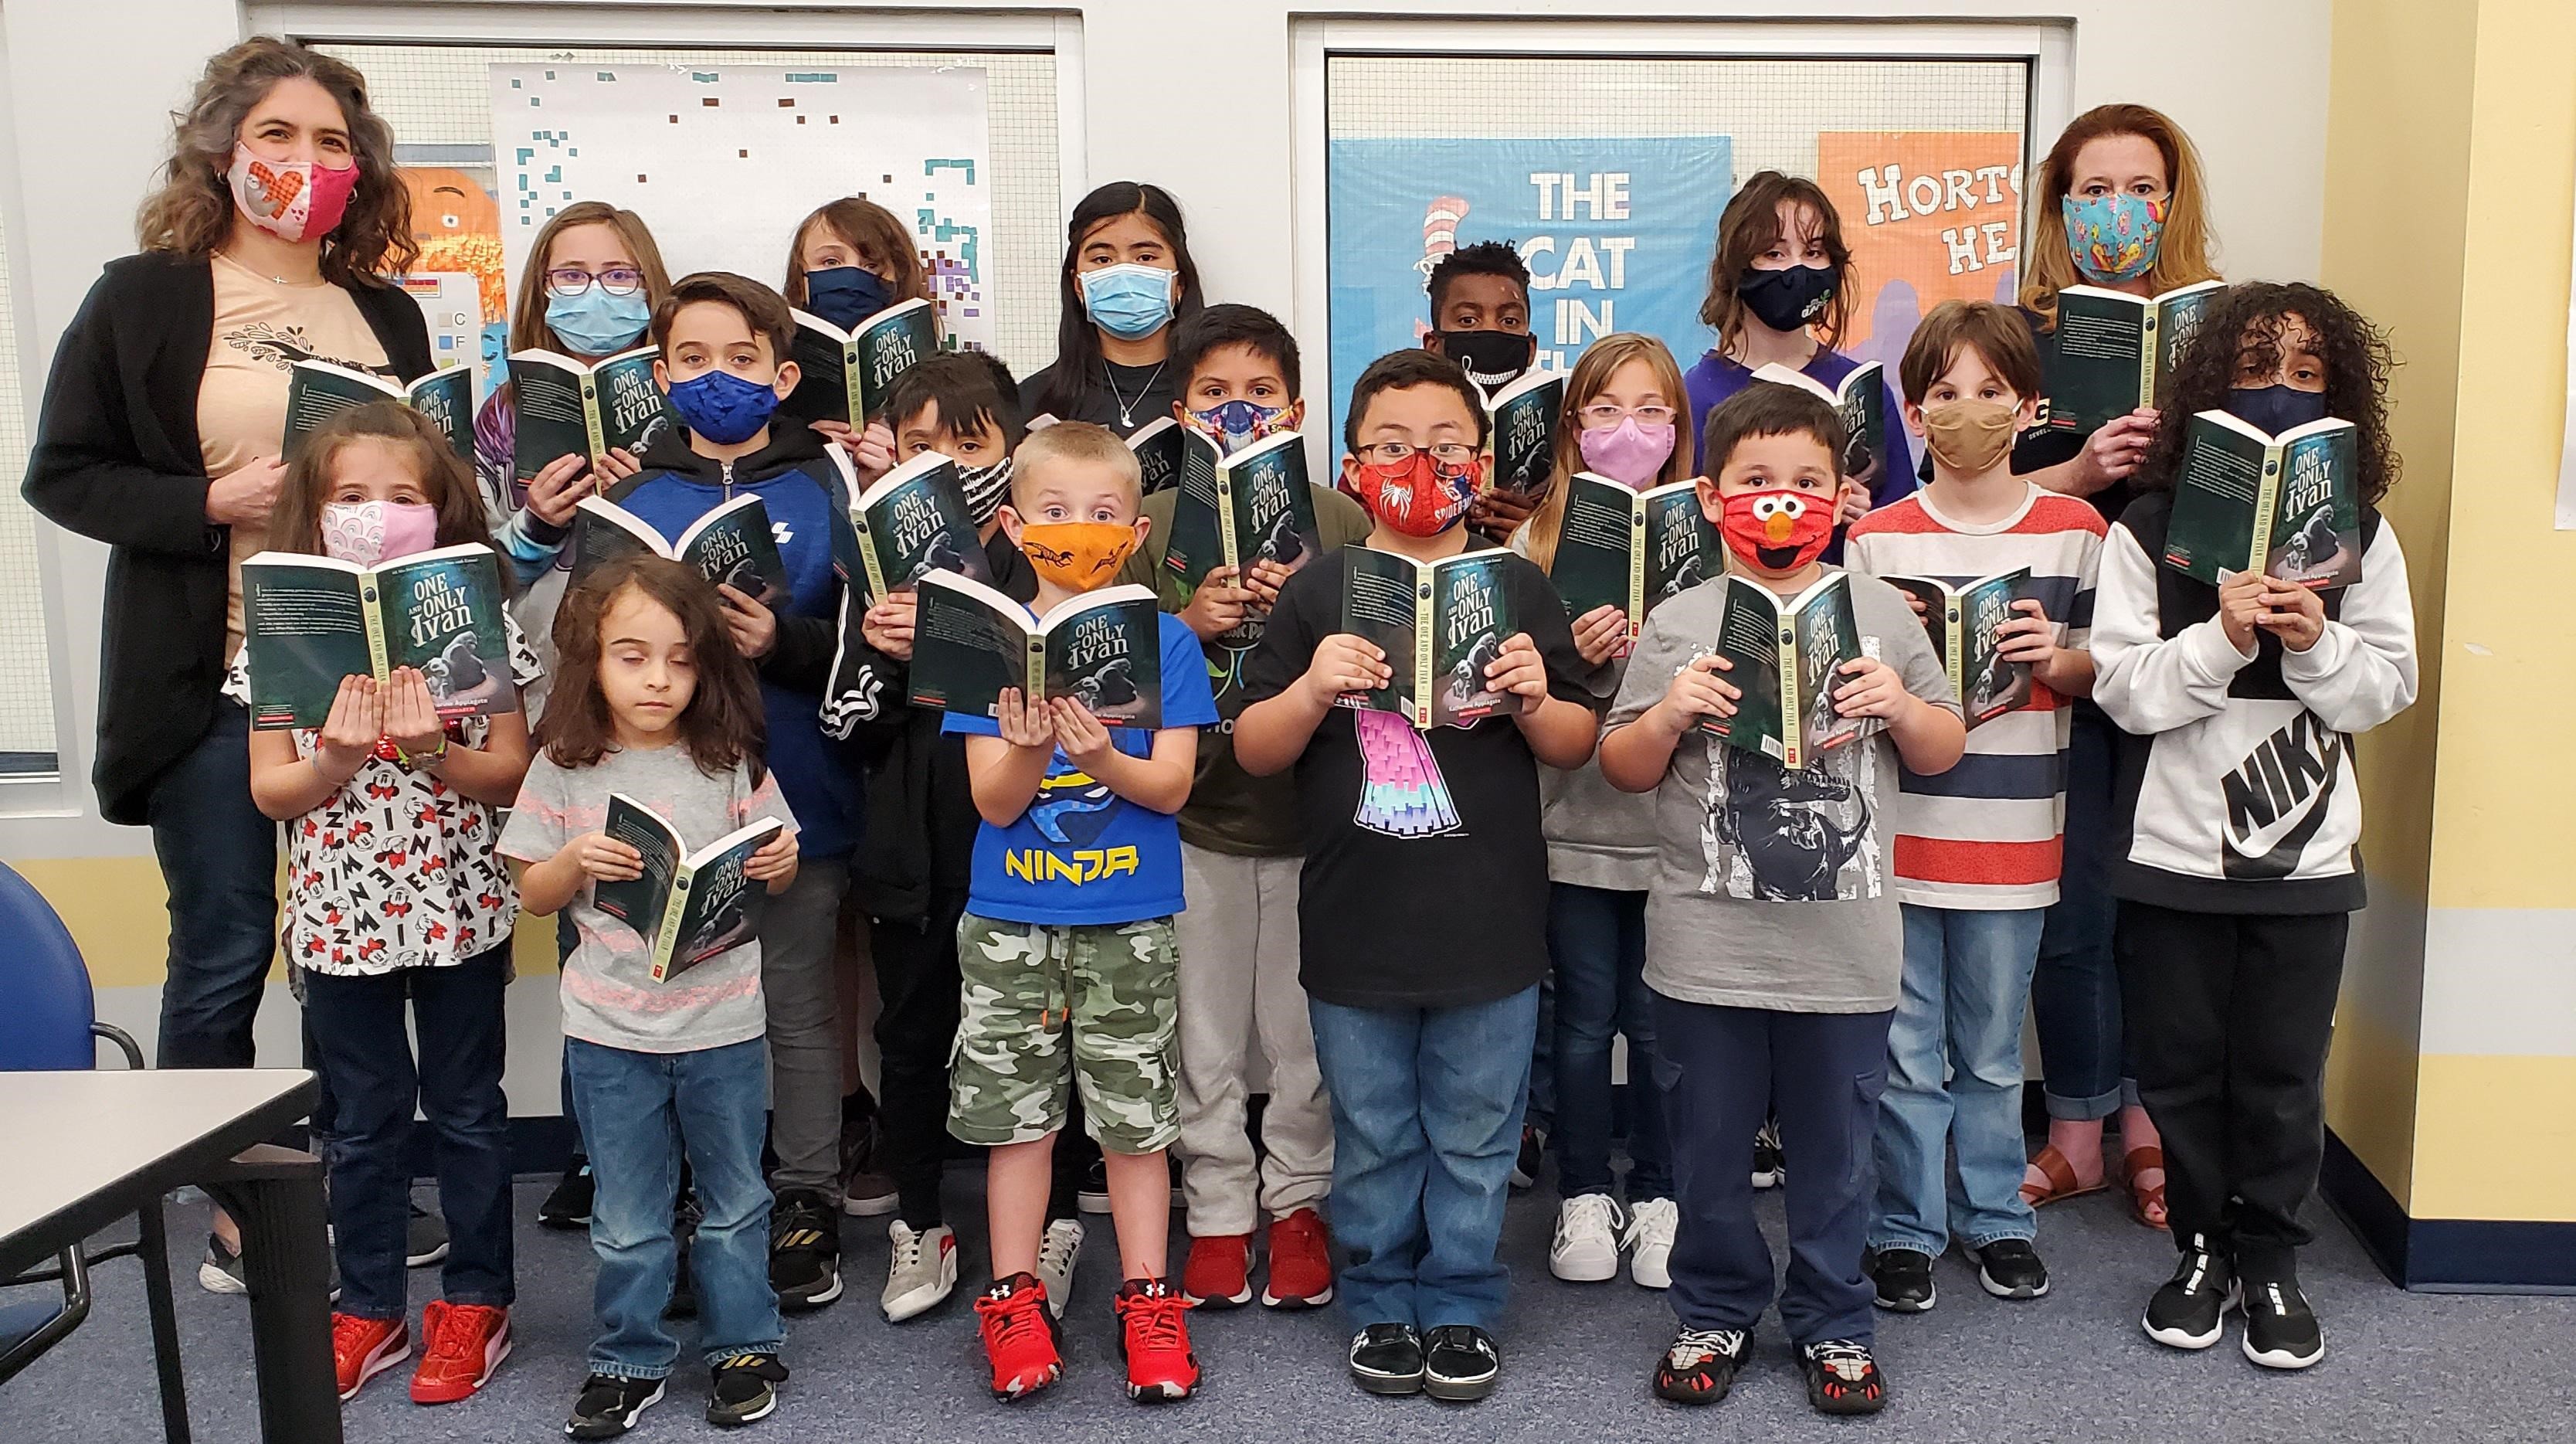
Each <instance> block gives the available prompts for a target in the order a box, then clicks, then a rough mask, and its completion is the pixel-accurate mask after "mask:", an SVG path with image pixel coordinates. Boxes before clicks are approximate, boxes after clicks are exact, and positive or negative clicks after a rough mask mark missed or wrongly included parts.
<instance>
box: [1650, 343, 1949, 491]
mask: <svg viewBox="0 0 2576 1444" xmlns="http://www.w3.org/2000/svg"><path fill="white" fill-rule="evenodd" d="M1859 365H1860V363H1859V362H1857V361H1854V360H1853V359H1851V358H1850V357H1848V356H1845V355H1844V354H1842V353H1841V352H1839V351H1829V350H1826V349H1825V348H1824V347H1822V346H1819V347H1817V348H1816V354H1815V357H1814V359H1812V360H1810V361H1808V363H1807V364H1806V365H1805V366H1803V367H1801V368H1799V369H1801V370H1803V371H1805V372H1806V373H1807V374H1808V375H1809V376H1812V377H1814V378H1815V379H1816V380H1818V381H1821V382H1823V383H1824V384H1825V386H1826V387H1827V388H1828V389H1831V388H1833V387H1836V386H1840V385H1841V384H1842V380H1843V378H1844V377H1846V376H1849V375H1850V374H1852V371H1853V370H1854V369H1855V368H1856V367H1858V366H1859ZM1752 384H1753V372H1752V371H1751V369H1749V368H1748V367H1746V366H1744V365H1743V364H1742V363H1740V362H1736V361H1730V360H1728V359H1727V358H1725V357H1724V356H1721V355H1719V354H1718V353H1716V352H1715V351H1711V352H1709V353H1708V354H1707V355H1705V356H1702V357H1700V358H1699V364H1698V365H1696V366H1693V367H1692V368H1691V369H1690V370H1688V371H1686V372H1684V373H1682V386H1683V388H1684V389H1686V390H1688V391H1689V392H1690V423H1691V455H1692V457H1694V458H1695V459H1696V460H1697V461H1698V463H1699V472H1700V474H1701V475H1702V476H1707V475H1710V474H1711V473H1710V468H1709V458H1708V457H1707V455H1706V454H1705V453H1704V452H1703V451H1702V449H1701V447H1700V438H1701V436H1702V435H1703V434H1704V433H1705V432H1706V430H1707V427H1708V413H1709V409H1710V408H1711V407H1713V406H1715V405H1717V403H1719V402H1721V401H1724V400H1725V399H1726V398H1728V397H1730V396H1733V395H1734V394H1735V393H1736V392H1738V391H1741V390H1743V389H1744V388H1745V387H1747V386H1750V385H1752ZM1879 390H1880V391H1882V392H1884V393H1886V395H1885V400H1884V404H1885V406H1886V407H1887V455H1885V456H1882V457H1880V458H1879V467H1878V483H1877V485H1876V486H1874V487H1872V488H1871V496H1870V502H1869V504H1870V505H1871V506H1873V507H1881V506H1885V505H1887V504H1888V503H1889V502H1891V501H1896V500H1898V499H1900V498H1903V497H1908V496H1912V495H1913V494H1914V491H1915V488H1916V486H1917V485H1918V482H1917V480H1916V478H1915V475H1914V451H1913V448H1912V447H1910V446H1908V445H1906V441H1905V409H1904V407H1903V406H1902V405H1900V404H1899V403H1898V401H1897V397H1896V390H1895V388H1894V387H1892V386H1889V385H1888V384H1887V379H1886V377H1885V376H1884V375H1882V376H1881V378H1880V380H1879Z"/></svg>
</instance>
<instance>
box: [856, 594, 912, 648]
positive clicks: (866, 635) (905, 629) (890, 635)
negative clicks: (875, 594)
mask: <svg viewBox="0 0 2576 1444" xmlns="http://www.w3.org/2000/svg"><path fill="white" fill-rule="evenodd" d="M920 616H921V594H920V593H919V592H896V593H895V594H894V595H892V596H889V597H879V598H878V599H877V600H875V601H874V602H871V603H869V604H868V609H867V611H866V612H864V613H862V614H861V615H860V617H859V637H860V639H861V640H863V641H865V642H866V643H867V644H868V645H869V646H871V647H873V648H875V649H876V650H877V654H878V655H879V656H883V657H888V658H891V659H893V660H894V661H897V662H909V661H911V660H912V632H913V626H914V624H915V623H916V622H917V621H918V619H919V618H920Z"/></svg>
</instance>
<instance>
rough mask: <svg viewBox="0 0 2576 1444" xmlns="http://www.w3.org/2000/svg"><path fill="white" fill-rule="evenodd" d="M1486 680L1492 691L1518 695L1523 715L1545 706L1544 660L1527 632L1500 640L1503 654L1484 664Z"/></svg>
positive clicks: (1516, 633) (1545, 676)
mask: <svg viewBox="0 0 2576 1444" xmlns="http://www.w3.org/2000/svg"><path fill="white" fill-rule="evenodd" d="M1485 680H1486V681H1487V682H1488V683H1490V684H1491V685H1492V686H1493V689H1494V690H1495V691H1497V692H1507V693H1509V694H1511V695H1512V696H1513V697H1516V698H1518V699H1519V701H1520V712H1521V715H1522V716H1524V717H1526V716H1528V715H1530V714H1531V713H1533V712H1536V711H1537V710H1538V709H1539V708H1541V707H1544V706H1546V705H1547V663H1546V662H1545V661H1544V660H1543V659H1541V658H1540V656H1539V654H1538V643H1536V642H1533V641H1531V640H1530V634H1529V633H1527V632H1514V633H1513V634H1512V635H1511V636H1509V637H1506V638H1504V639H1503V648H1502V654H1501V655H1500V656H1498V657H1496V658H1494V660H1493V661H1491V662H1488V663H1486V664H1485Z"/></svg>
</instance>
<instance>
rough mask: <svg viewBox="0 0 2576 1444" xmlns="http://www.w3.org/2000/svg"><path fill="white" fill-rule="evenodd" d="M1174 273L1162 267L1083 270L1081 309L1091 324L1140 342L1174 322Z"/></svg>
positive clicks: (1124, 338)
mask: <svg viewBox="0 0 2576 1444" xmlns="http://www.w3.org/2000/svg"><path fill="white" fill-rule="evenodd" d="M1174 274H1175V273H1174V272H1171V271H1167V270H1165V269H1163V268H1162V267H1160V266H1144V265H1135V264H1128V265H1119V266H1103V267H1101V268H1100V269H1099V270H1097V271H1085V272H1083V273H1082V276H1081V278H1080V279H1081V281H1082V309H1083V311H1084V312H1085V313H1086V314H1088V315H1089V316H1090V317H1091V323H1092V324H1093V325H1095V326H1098V327H1099V328H1100V329H1101V330H1103V331H1106V332H1108V333H1109V334H1110V335H1112V336H1115V337H1117V338H1118V339H1120V340H1122V341H1139V340H1142V339H1144V338H1145V337H1147V336H1151V335H1153V334H1154V333H1155V332H1157V331H1160V330H1162V329H1163V328H1164V327H1165V326H1167V325H1169V324H1171V320H1172V285H1173V277H1174Z"/></svg>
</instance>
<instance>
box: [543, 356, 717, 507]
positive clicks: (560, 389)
mask: <svg viewBox="0 0 2576 1444" xmlns="http://www.w3.org/2000/svg"><path fill="white" fill-rule="evenodd" d="M661 354H662V353H661V352H660V351H658V350H656V349H655V348H653V347H651V346H638V347H636V348H635V349H634V350H632V351H620V352H618V353H617V354H616V355H614V356H608V357H603V358H601V359H600V360H598V361H596V362H584V361H580V360H577V359H575V358H574V357H570V356H566V355H563V354H561V353H559V352H554V351H513V352H511V353H510V359H509V367H510V391H511V395H512V396H513V397H514V398H515V400H516V401H517V410H518V426H519V430H518V436H517V439H516V440H515V441H514V442H513V443H512V446H511V453H512V454H511V458H510V468H511V480H512V481H514V482H516V483H517V484H518V485H519V486H520V487H521V488H523V489H524V488H525V487H526V486H527V484H528V479H529V478H530V477H533V476H535V475H536V474H537V473H538V472H540V471H543V470H545V469H546V468H547V467H549V466H552V465H553V464H554V463H555V461H556V460H557V459H558V458H561V457H565V456H584V457H588V458H589V459H590V465H591V469H592V470H593V471H597V470H598V468H599V464H600V462H601V461H602V460H603V459H605V458H606V457H607V455H608V453H609V452H611V451H614V450H616V449H617V448H619V447H624V448H625V449H626V451H627V452H628V454H630V455H633V456H637V457H641V456H642V455H644V453H645V452H646V451H647V450H648V449H650V448H651V447H652V446H653V445H654V444H655V443H656V442H663V441H667V440H670V439H672V438H674V437H676V436H677V435H678V423H677V422H676V421H674V420H673V419H672V417H671V412H670V408H669V407H668V406H667V405H666V404H665V403H664V402H663V400H662V388H661V387H659V386H656V385H654V384H653V361H654V358H656V357H658V356H660V355H661Z"/></svg>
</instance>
